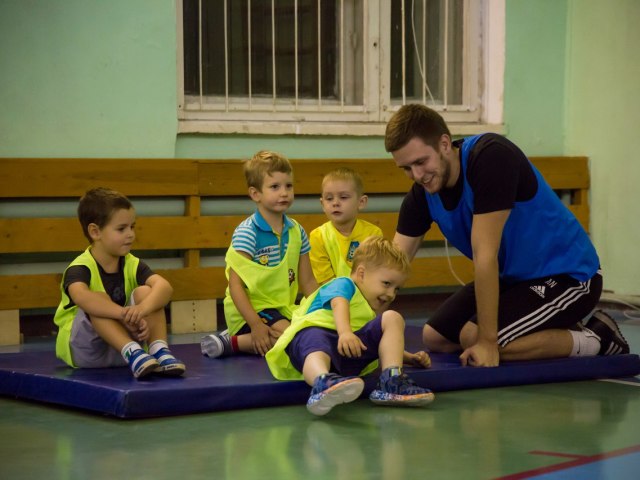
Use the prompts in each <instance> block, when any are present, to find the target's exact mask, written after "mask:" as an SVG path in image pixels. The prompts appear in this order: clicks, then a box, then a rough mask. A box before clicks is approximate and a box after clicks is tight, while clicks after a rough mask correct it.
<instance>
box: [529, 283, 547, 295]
mask: <svg viewBox="0 0 640 480" xmlns="http://www.w3.org/2000/svg"><path fill="white" fill-rule="evenodd" d="M529 288H530V289H531V290H533V291H534V292H536V293H537V294H538V295H540V297H541V298H544V291H545V287H544V286H538V285H533V286H531V287H529Z"/></svg>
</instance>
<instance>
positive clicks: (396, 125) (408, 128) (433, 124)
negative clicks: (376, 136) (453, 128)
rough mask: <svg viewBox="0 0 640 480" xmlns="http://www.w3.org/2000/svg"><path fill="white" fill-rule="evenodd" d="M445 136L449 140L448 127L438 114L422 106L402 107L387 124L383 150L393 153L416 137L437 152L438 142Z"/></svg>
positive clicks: (410, 105)
mask: <svg viewBox="0 0 640 480" xmlns="http://www.w3.org/2000/svg"><path fill="white" fill-rule="evenodd" d="M445 134H446V135H448V136H449V138H451V132H450V131H449V127H447V124H446V122H445V121H444V118H442V116H441V115H440V114H439V113H438V112H436V111H435V110H432V109H431V108H429V107H426V106H424V105H419V104H409V105H403V106H402V107H400V109H399V110H398V111H397V112H396V113H395V114H394V115H393V117H391V120H389V123H388V124H387V129H386V131H385V134H384V148H385V150H386V151H387V152H395V151H396V150H399V149H401V148H402V147H404V146H405V145H406V144H407V143H409V141H410V140H411V139H412V138H415V137H417V138H420V139H421V140H422V141H423V142H424V143H425V145H429V146H431V147H433V148H434V149H435V150H436V151H438V150H439V146H438V142H439V141H440V138H441V137H442V135H445Z"/></svg>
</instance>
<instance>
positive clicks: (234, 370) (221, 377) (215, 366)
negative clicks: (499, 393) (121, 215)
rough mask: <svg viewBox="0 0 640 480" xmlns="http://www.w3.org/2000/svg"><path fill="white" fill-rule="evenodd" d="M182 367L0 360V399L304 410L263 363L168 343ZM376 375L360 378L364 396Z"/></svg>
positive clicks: (457, 376) (423, 380)
mask: <svg viewBox="0 0 640 480" xmlns="http://www.w3.org/2000/svg"><path fill="white" fill-rule="evenodd" d="M406 337H407V350H409V351H417V350H420V349H421V348H422V347H421V345H420V342H421V328H420V327H416V326H408V327H407V333H406ZM171 348H172V350H173V351H174V353H175V354H176V356H178V357H179V358H180V359H181V360H183V361H184V362H185V363H186V365H187V373H186V374H185V376H184V377H182V378H164V377H158V376H151V377H150V378H148V379H147V378H145V379H142V380H136V379H134V378H133V377H132V376H131V373H130V372H129V369H128V368H126V367H122V368H107V369H72V368H69V367H67V366H66V365H64V364H63V363H62V362H60V361H59V360H57V359H56V358H55V355H54V353H53V352H27V353H7V354H0V395H4V396H8V397H13V398H17V399H21V400H31V401H38V402H45V403H50V404H55V405H59V406H64V407H71V408H78V409H82V410H87V411H91V412H96V413H101V414H105V415H111V416H114V417H119V418H145V417H161V416H170V415H184V414H191V413H199V412H214V411H222V410H235V409H244V408H256V407H270V406H281V405H294V404H297V405H304V404H305V403H306V401H307V398H308V395H309V390H310V389H309V387H308V386H307V385H306V384H305V383H304V382H302V381H296V382H282V381H277V380H274V379H273V377H272V376H271V374H270V373H269V369H268V368H267V365H266V362H265V361H264V359H262V358H259V357H252V356H236V357H231V358H225V359H217V360H213V359H209V358H206V357H204V356H202V355H201V353H200V345H198V344H186V345H173V346H172V347H171ZM431 357H432V362H433V365H432V367H431V368H430V369H428V370H423V369H414V368H408V367H407V368H406V371H407V373H409V374H410V375H411V376H412V378H413V379H415V380H416V382H417V383H418V384H419V385H421V386H424V387H428V388H430V389H432V390H433V391H434V392H436V394H437V392H444V391H450V390H465V389H473V388H488V387H501V386H515V385H528V384H535V383H550V382H566V381H572V380H589V379H597V378H616V377H629V376H634V375H637V374H639V373H640V357H638V355H635V354H629V355H616V356H612V357H579V358H565V359H556V360H544V361H528V362H510V363H506V362H505V363H503V364H501V365H500V366H499V367H496V368H473V367H462V366H460V362H459V360H458V356H457V355H454V354H432V356H431ZM376 378H377V374H373V375H370V376H368V377H365V383H366V388H365V390H364V392H363V396H364V395H368V394H369V393H370V391H371V390H372V389H373V388H374V387H375V383H376Z"/></svg>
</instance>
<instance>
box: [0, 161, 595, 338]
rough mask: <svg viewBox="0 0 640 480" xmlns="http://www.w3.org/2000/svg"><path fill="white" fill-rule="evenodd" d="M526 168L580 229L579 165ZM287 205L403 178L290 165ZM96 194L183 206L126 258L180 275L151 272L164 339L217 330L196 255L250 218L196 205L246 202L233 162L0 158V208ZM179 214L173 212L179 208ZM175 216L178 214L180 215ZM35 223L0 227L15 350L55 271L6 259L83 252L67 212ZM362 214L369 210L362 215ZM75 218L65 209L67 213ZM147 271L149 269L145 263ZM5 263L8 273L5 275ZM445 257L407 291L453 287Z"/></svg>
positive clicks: (417, 275)
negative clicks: (326, 185) (158, 260)
mask: <svg viewBox="0 0 640 480" xmlns="http://www.w3.org/2000/svg"><path fill="white" fill-rule="evenodd" d="M532 161H533V163H534V164H535V165H536V166H537V167H538V168H539V169H540V170H541V171H542V173H543V175H544V176H545V178H546V179H547V181H548V182H549V183H550V184H551V186H552V188H554V189H555V190H557V191H562V192H563V198H565V199H566V203H568V207H569V208H570V209H571V210H572V211H573V213H574V214H575V215H576V217H577V218H578V219H579V221H580V222H581V223H582V225H583V226H584V227H585V228H586V229H588V226H589V205H588V199H587V195H588V189H589V170H588V165H587V159H586V158H585V157H538V158H532ZM292 164H293V168H294V181H295V193H296V196H297V197H300V196H305V195H312V196H314V197H319V194H320V184H321V179H322V177H323V175H324V174H325V173H326V172H328V171H329V170H331V169H333V168H336V167H340V166H344V167H350V168H353V169H355V170H357V171H358V172H360V174H361V175H362V176H363V179H364V183H365V189H366V193H367V194H368V195H369V196H370V197H378V196H386V195H390V194H395V195H403V194H404V193H406V192H407V190H408V189H409V188H410V186H411V182H410V181H409V179H407V178H406V177H405V175H404V174H403V173H402V172H401V171H400V170H399V169H398V168H396V167H395V165H394V164H393V162H392V161H391V160H390V159H367V160H339V159H328V160H292ZM97 186H106V187H110V188H113V189H115V190H118V191H120V192H122V193H124V194H126V195H127V196H129V197H130V198H131V199H132V201H133V203H134V205H136V201H137V200H139V199H144V198H147V199H152V200H161V199H173V200H179V201H180V202H183V203H184V208H183V212H182V214H180V215H172V216H141V215H140V214H138V219H137V226H136V231H137V240H136V246H135V249H134V253H136V254H137V255H139V256H140V257H141V258H143V259H145V254H147V253H149V252H153V251H177V252H179V253H178V256H179V258H180V260H179V263H180V265H181V266H180V268H170V269H160V268H158V269H156V268H154V270H156V271H157V272H158V273H160V274H161V275H163V276H164V277H165V278H167V279H168V280H169V282H171V284H172V285H173V288H174V295H173V300H172V302H171V331H172V332H173V333H181V332H199V331H211V330H215V329H217V328H218V324H217V318H216V301H217V299H220V298H223V297H224V292H225V288H226V284H227V282H226V279H225V275H224V268H223V267H222V266H205V265H203V262H202V259H203V255H204V254H205V252H209V251H216V250H219V251H220V252H222V253H220V255H223V252H224V250H225V249H226V248H227V247H228V245H229V241H230V238H231V235H232V233H233V231H234V229H235V227H236V226H237V225H238V224H239V223H240V222H241V221H242V220H243V219H244V218H246V216H248V215H249V214H250V213H251V210H248V211H246V212H245V213H243V214H242V215H229V214H225V212H219V213H215V214H207V215H205V214H203V213H202V202H203V200H207V201H208V200H209V199H216V198H217V199H221V198H226V197H231V198H246V195H247V188H246V185H245V181H244V176H243V174H242V168H241V162H240V161H238V160H177V159H88V158H87V159H53V158H1V159H0V202H1V203H2V205H4V206H5V207H7V206H8V208H10V207H11V205H13V204H19V203H20V202H29V201H44V202H45V204H46V202H49V201H61V200H66V201H68V202H71V201H73V202H75V204H74V205H77V200H78V199H79V197H80V196H81V195H82V194H83V193H84V192H85V191H86V190H88V189H90V188H94V187H97ZM181 205H182V203H181ZM181 209H182V207H181ZM42 210H43V213H42V215H36V218H11V216H4V217H3V218H0V232H1V233H0V256H1V257H4V258H5V259H7V261H4V262H2V263H3V264H5V265H4V271H5V272H6V271H7V270H8V273H5V274H2V275H0V344H5V345H6V344H16V343H19V342H20V330H19V320H20V310H24V309H41V308H54V307H56V306H57V305H58V302H59V297H60V291H59V284H60V280H61V277H62V271H61V270H60V271H56V272H55V273H53V272H52V273H37V274H33V273H21V271H20V265H19V262H18V263H17V264H16V265H12V262H11V261H10V260H11V259H12V258H14V257H19V258H24V257H25V256H26V257H29V256H34V257H35V258H37V259H39V260H36V261H45V260H44V259H46V257H47V256H50V255H57V256H58V257H60V256H61V255H62V254H66V256H65V262H66V263H69V262H70V261H71V260H72V259H73V258H74V257H75V256H76V255H77V254H78V253H79V252H81V251H82V250H83V249H84V248H86V245H87V241H86V239H85V238H84V236H83V235H82V232H81V228H80V225H79V222H78V220H77V218H76V217H75V216H72V215H73V213H72V214H71V215H69V216H67V217H55V218H48V217H47V216H46V214H47V211H48V210H49V209H48V208H46V206H45V207H44V208H43V209H42ZM369 210H370V209H369ZM74 212H75V206H74ZM292 216H293V217H294V218H296V219H297V220H298V221H300V222H301V223H302V225H303V226H304V228H305V229H306V231H307V233H308V232H310V231H311V230H312V229H313V228H315V227H316V226H318V225H320V224H321V223H323V222H325V221H326V218H325V216H324V214H322V212H321V210H320V205H319V202H318V206H317V212H316V213H310V214H302V215H295V214H293V215H292ZM362 218H364V219H366V220H368V221H370V222H373V223H376V224H378V225H379V226H380V227H381V228H382V230H383V232H384V234H385V236H387V237H389V238H392V237H393V233H394V231H395V225H396V219H397V212H395V211H386V212H373V211H367V212H366V213H364V214H363V215H362ZM442 240H443V238H442V235H441V233H440V232H439V231H438V230H437V228H434V229H432V230H431V231H430V232H429V233H428V234H427V235H426V237H425V242H428V243H427V245H432V244H433V243H432V242H441V241H442ZM149 263H151V264H152V268H153V262H152V261H150V262H149ZM451 263H452V266H453V269H454V271H455V272H456V273H457V275H458V276H459V277H460V278H461V279H462V280H463V281H465V282H466V281H469V280H471V279H472V277H473V265H472V263H471V262H470V261H469V260H467V259H466V258H464V257H462V256H460V255H453V256H452V257H451ZM7 264H9V266H8V267H7ZM456 285H458V282H457V280H456V279H455V278H454V276H453V275H452V274H451V271H450V268H449V265H448V261H447V257H446V256H442V255H440V256H427V257H420V258H416V259H415V260H414V262H413V273H412V276H411V278H410V280H409V281H408V283H407V287H454V286H456Z"/></svg>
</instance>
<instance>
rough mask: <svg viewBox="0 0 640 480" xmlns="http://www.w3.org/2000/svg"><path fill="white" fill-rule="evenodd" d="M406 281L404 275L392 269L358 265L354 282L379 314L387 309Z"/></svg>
mask: <svg viewBox="0 0 640 480" xmlns="http://www.w3.org/2000/svg"><path fill="white" fill-rule="evenodd" d="M406 279H407V275H406V274H404V273H402V272H400V271H399V270H396V269H394V268H388V267H370V266H369V267H367V266H366V265H359V266H358V268H357V269H356V271H355V279H354V280H355V282H356V285H357V286H358V288H359V289H360V291H361V292H362V295H363V296H364V298H365V299H366V300H367V303H368V304H369V305H370V306H371V308H372V309H373V310H375V312H376V313H378V314H380V313H382V312H384V311H385V310H387V309H388V308H389V305H391V303H392V302H393V300H394V299H395V298H396V294H397V293H398V290H400V288H401V287H402V285H404V282H405V281H406Z"/></svg>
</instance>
